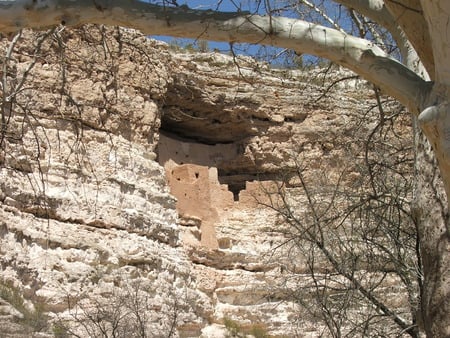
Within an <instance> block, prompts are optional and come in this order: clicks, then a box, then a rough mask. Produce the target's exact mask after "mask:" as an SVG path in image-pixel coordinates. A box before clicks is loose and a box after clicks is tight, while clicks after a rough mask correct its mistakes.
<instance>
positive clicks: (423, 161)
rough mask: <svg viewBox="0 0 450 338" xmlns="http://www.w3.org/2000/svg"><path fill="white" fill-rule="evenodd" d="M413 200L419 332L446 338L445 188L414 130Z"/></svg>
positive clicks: (449, 262)
mask: <svg viewBox="0 0 450 338" xmlns="http://www.w3.org/2000/svg"><path fill="white" fill-rule="evenodd" d="M414 136H415V151H416V160H415V169H416V173H415V176H416V177H415V179H416V182H415V183H416V187H415V196H414V200H413V205H412V209H413V215H414V217H415V221H416V222H417V228H418V232H419V242H420V254H421V260H422V269H423V271H422V272H423V279H422V280H423V287H422V288H421V295H420V300H421V304H420V309H419V312H420V315H419V316H418V317H419V318H420V319H419V325H420V326H421V329H422V330H424V331H425V332H426V335H427V337H430V338H431V337H433V338H438V337H442V338H445V337H450V316H449V314H450V298H449V297H450V294H449V290H450V276H449V267H450V251H449V248H450V245H449V243H450V241H449V238H450V237H449V232H448V226H449V214H448V210H449V208H448V203H447V196H446V193H445V190H446V189H445V187H444V184H443V181H442V178H441V175H440V173H439V169H438V164H437V160H436V158H435V156H434V152H433V150H432V147H431V146H430V143H429V142H428V140H427V139H426V138H425V136H424V135H423V133H422V132H421V131H420V129H419V128H415V135H414Z"/></svg>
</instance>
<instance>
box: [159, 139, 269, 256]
mask: <svg viewBox="0 0 450 338" xmlns="http://www.w3.org/2000/svg"><path fill="white" fill-rule="evenodd" d="M237 151H238V149H237V147H236V146H235V145H233V144H219V145H205V144H199V143H190V142H186V141H181V140H178V139H176V138H172V137H170V136H167V135H163V134H161V135H160V140H159V144H158V160H159V163H160V164H161V165H163V166H164V168H165V172H166V179H167V182H168V185H169V187H170V191H171V194H172V195H173V196H175V197H176V198H177V210H178V214H179V216H180V223H181V225H184V226H187V227H190V231H186V232H185V233H184V235H183V241H184V242H185V243H188V244H190V245H202V246H205V247H208V248H210V249H217V248H218V247H219V242H218V239H217V236H216V231H215V225H216V224H217V222H219V221H220V220H222V219H223V218H224V217H226V214H227V212H228V211H229V210H230V209H231V208H255V207H258V204H257V202H256V200H255V196H259V197H261V189H260V187H261V182H246V189H245V190H242V191H241V192H240V193H239V201H234V196H233V193H232V192H231V191H229V189H228V186H227V185H226V184H220V182H219V177H218V172H217V168H216V166H217V165H219V164H220V162H221V161H227V160H232V159H233V158H234V157H235V156H236V155H237Z"/></svg>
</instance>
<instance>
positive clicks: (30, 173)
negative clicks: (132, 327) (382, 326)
mask: <svg viewBox="0 0 450 338" xmlns="http://www.w3.org/2000/svg"><path fill="white" fill-rule="evenodd" d="M14 41H15V40H14ZM13 43H14V44H15V45H14V46H13V47H14V48H13V52H12V53H11V54H7V55H5V56H3V59H2V61H3V64H4V65H5V66H4V68H3V69H4V73H3V78H4V84H5V85H4V86H3V91H2V97H3V102H4V103H3V106H2V109H3V110H2V111H3V120H2V121H3V130H4V133H3V134H2V136H1V140H0V142H1V147H2V153H1V158H0V161H1V171H0V175H1V183H0V199H1V208H0V213H1V224H0V264H1V270H0V286H1V287H2V288H3V290H7V291H8V292H9V293H7V292H6V291H5V292H4V295H11V294H13V293H14V292H16V291H17V292H18V293H20V294H21V295H23V298H24V299H25V301H24V304H25V305H24V307H25V308H28V309H30V310H29V311H28V312H27V313H30V311H31V312H32V311H35V310H36V309H37V308H39V306H40V305H44V309H45V310H44V313H45V318H46V320H47V319H48V322H49V323H53V324H49V325H47V326H46V325H43V327H42V328H41V329H40V330H41V331H42V332H46V333H47V334H49V335H50V334H51V332H52V327H53V333H54V332H55V328H56V329H61V330H62V329H67V328H66V327H65V326H62V324H61V323H69V324H68V325H69V326H70V325H72V326H70V327H74V329H73V330H81V331H79V332H82V327H83V325H81V324H82V323H81V322H80V319H79V317H77V316H74V309H75V308H77V306H78V308H79V309H81V310H79V311H81V313H83V311H84V312H89V309H94V310H95V309H97V310H98V308H99V307H100V305H102V306H106V305H104V304H105V302H106V303H108V302H109V304H116V303H115V302H114V301H112V300H117V301H122V300H123V296H124V295H125V296H127V298H130V297H129V296H130V294H135V295H139V296H136V297H137V298H136V299H137V300H139V302H140V303H139V304H140V306H143V308H142V309H141V310H140V311H139V313H145V325H144V326H145V330H146V334H147V335H148V336H150V337H166V336H180V337H199V336H203V337H221V336H224V335H225V334H226V330H225V329H224V325H223V324H224V322H225V320H226V319H227V318H231V319H232V320H233V321H237V322H238V323H240V325H242V326H243V327H249V328H250V327H252V325H255V324H258V325H263V326H264V329H267V330H268V331H269V332H270V333H271V334H272V335H278V336H295V335H299V336H305V337H309V336H311V337H312V336H317V335H319V334H320V332H321V328H320V326H317V325H314V324H313V322H312V321H310V320H309V319H306V317H305V318H301V315H299V311H298V308H297V306H296V305H295V304H294V303H292V302H288V301H284V299H283V294H282V291H281V288H279V289H277V287H276V286H277V285H281V284H282V282H283V278H282V277H283V272H284V268H283V266H284V265H286V264H290V262H289V261H287V258H286V256H284V254H283V251H282V250H277V251H274V248H276V247H277V246H278V245H279V244H280V243H281V242H283V240H284V237H283V235H282V234H281V233H280V232H279V231H277V227H278V226H279V224H278V218H277V217H276V215H275V214H274V213H273V212H271V211H270V210H266V209H263V208H262V207H261V205H260V204H259V203H258V202H257V200H259V201H260V202H261V201H262V200H263V199H264V198H265V196H264V194H262V193H261V192H264V191H265V188H264V187H270V186H271V184H270V183H260V182H261V181H267V180H271V181H276V180H278V179H279V178H280V177H281V176H283V175H288V176H289V175H290V173H291V172H292V168H293V167H295V165H294V163H292V159H293V157H292V154H293V153H301V155H302V160H303V161H305V163H307V164H308V169H307V171H306V174H307V175H310V176H311V177H314V175H315V173H316V172H319V171H320V169H321V168H323V167H326V168H329V169H328V170H329V172H330V179H331V180H333V179H335V176H336V175H337V173H338V171H339V170H338V169H339V168H340V167H341V166H344V164H345V163H344V157H343V156H342V154H344V153H345V152H346V151H347V149H348V148H351V147H352V146H353V143H354V139H353V138H354V133H355V128H359V129H360V130H362V131H363V132H364V131H368V130H370V129H371V127H372V126H373V124H374V123H375V122H374V120H373V119H370V118H368V120H367V124H366V125H357V126H355V124H354V123H353V122H352V121H353V120H354V119H353V117H354V115H356V114H359V112H360V111H368V110H369V109H370V107H371V106H372V105H373V104H374V101H373V98H370V97H368V96H367V95H366V94H360V93H359V94H355V88H357V87H361V88H365V86H366V85H365V83H364V82H361V81H359V80H358V81H356V82H355V83H349V82H348V81H347V82H345V83H340V84H339V85H340V87H339V95H337V94H336V92H330V93H329V95H328V96H326V97H324V98H322V99H321V100H314V99H311V98H319V97H320V96H321V94H320V92H319V90H318V88H319V87H320V86H322V84H323V83H322V82H323V81H324V79H325V78H326V79H327V81H333V76H338V75H333V76H331V77H325V75H324V74H322V73H321V71H320V70H313V71H291V70H270V69H269V67H268V66H266V65H263V64H257V63H255V62H254V61H253V60H252V59H250V58H240V59H239V60H235V59H233V58H232V57H230V56H225V55H222V54H218V53H202V54H190V53H186V52H180V51H173V50H170V48H169V47H168V46H167V45H165V44H162V43H157V42H155V41H153V40H149V39H147V38H146V37H144V36H142V35H141V34H139V33H137V32H134V31H129V30H124V29H118V28H114V29H113V28H105V27H96V26H87V27H83V28H80V29H78V30H67V29H55V30H52V31H49V32H41V33H36V32H29V31H26V32H23V36H22V37H20V39H18V42H17V43H16V42H13ZM2 46H4V49H5V48H7V47H8V46H11V41H8V40H6V39H3V41H2ZM237 65H239V67H237ZM5 70H6V73H5ZM347 180H349V181H351V180H352V178H351V176H349V177H348V178H347ZM291 183H292V186H295V185H296V184H297V183H298V182H291ZM255 197H256V199H255ZM301 269H302V267H301V266H299V267H298V270H299V271H301ZM130 290H131V291H135V292H134V293H133V292H131V291H130ZM3 298H4V300H3V301H2V303H0V305H1V307H0V311H1V312H0V325H2V327H3V332H6V333H5V334H6V336H7V337H21V336H29V335H30V334H31V332H34V331H36V330H35V329H36V328H35V327H32V325H31V326H30V325H28V324H27V323H26V322H25V324H23V321H22V322H21V321H20V320H19V322H20V323H22V324H21V325H18V324H17V323H15V322H17V320H18V319H20V318H22V319H23V317H24V315H23V313H20V311H19V312H18V310H17V307H19V308H20V306H17V304H11V303H12V302H13V301H12V298H13V297H9V296H8V297H6V296H5V297H3ZM19 303H20V302H19ZM121 304H122V305H120V306H125V307H126V306H128V305H127V304H128V303H126V302H124V303H121ZM15 305H16V306H15ZM144 305H145V306H144ZM96 306H97V307H96ZM120 306H119V308H120ZM78 313H80V312H78ZM141 319H142V318H141ZM132 320H136V318H135V317H130V321H132ZM55 323H56V324H58V325H59V326H55V325H56V324H55ZM90 324H95V323H90ZM52 325H53V326H52ZM121 325H122V323H121ZM123 325H124V326H123V327H122V328H123V330H125V331H126V329H127V326H126V325H125V324H123ZM33 330H34V331H33ZM77 332H78V331H77Z"/></svg>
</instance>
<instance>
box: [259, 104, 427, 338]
mask: <svg viewBox="0 0 450 338" xmlns="http://www.w3.org/2000/svg"><path fill="white" fill-rule="evenodd" d="M378 100H379V101H378V103H379V104H377V106H378V109H375V108H377V107H376V106H374V107H373V108H374V109H371V110H370V111H368V112H367V114H366V116H364V120H361V121H357V122H356V123H355V126H354V127H355V129H354V131H355V138H354V140H355V142H354V144H352V145H349V146H348V147H347V148H346V152H345V154H346V155H345V158H344V159H343V161H342V163H346V165H345V167H343V168H342V169H341V172H339V173H338V174H336V173H330V172H327V171H320V170H319V171H318V170H315V171H314V170H312V169H310V168H308V163H307V161H305V160H303V159H302V156H301V152H300V151H299V150H298V149H293V151H292V154H291V160H292V163H294V165H293V167H292V168H290V171H289V172H288V173H287V174H286V175H284V177H282V178H281V180H280V182H279V183H277V184H275V185H272V186H271V188H270V189H268V188H265V197H264V198H263V199H261V200H260V201H259V202H260V203H261V204H262V205H264V206H266V207H268V208H270V209H272V210H274V211H275V212H276V213H277V214H278V216H279V219H280V231H281V232H283V234H284V236H285V237H286V242H285V243H284V245H283V246H281V248H280V249H281V250H285V253H286V255H287V256H288V259H287V260H288V263H287V265H286V267H285V268H284V269H285V271H286V272H287V274H286V276H287V277H286V280H285V281H284V286H283V287H284V289H285V291H286V294H287V298H288V299H290V300H294V301H295V302H297V303H298V304H300V305H301V306H302V308H303V310H304V311H306V313H307V314H309V315H310V316H311V317H312V318H314V319H315V320H317V319H319V320H321V322H322V323H323V324H324V326H325V327H326V328H327V332H328V335H330V336H332V337H355V336H363V337H367V336H371V337H373V336H377V337H393V336H402V335H404V334H407V335H409V336H411V337H419V335H420V332H419V328H418V321H419V320H420V311H419V299H420V292H421V287H422V275H421V259H420V253H419V248H418V235H417V228H416V224H415V222H414V218H413V217H412V215H411V212H410V200H411V198H412V186H411V182H412V180H411V176H412V174H413V169H412V163H413V154H412V151H411V148H410V146H409V144H410V142H409V139H408V136H409V134H407V133H405V132H404V131H403V130H402V128H404V126H403V127H402V124H405V121H404V117H403V115H402V114H401V113H402V109H401V107H395V105H394V106H392V105H391V108H390V109H388V110H389V111H384V110H383V109H382V105H381V101H380V100H381V98H380V97H378ZM370 122H372V125H374V127H373V128H371V129H369V130H367V128H365V127H362V126H366V125H367V124H368V123H370ZM374 122H375V123H374ZM361 154H362V155H361Z"/></svg>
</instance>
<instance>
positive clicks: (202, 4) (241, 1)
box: [141, 0, 337, 66]
mask: <svg viewBox="0 0 450 338" xmlns="http://www.w3.org/2000/svg"><path fill="white" fill-rule="evenodd" d="M141 1H145V2H153V3H155V2H156V3H161V2H162V1H163V0H159V1H155V0H141ZM166 1H167V2H170V0H166ZM312 1H313V2H314V1H315V0H312ZM258 2H259V1H255V0H212V1H211V0H209V1H208V0H177V3H178V5H180V6H182V5H187V6H189V8H193V9H202V10H207V9H212V10H219V11H223V12H236V11H237V10H239V9H240V10H242V11H250V12H251V13H259V14H261V15H264V14H265V13H266V8H265V6H264V3H265V1H260V2H261V4H260V6H258V5H257V3H258ZM270 2H272V3H273V2H274V0H270ZM331 3H332V2H331V1H330V2H329V3H326V4H327V5H326V6H327V7H328V6H331ZM330 10H331V12H332V13H333V12H334V13H335V16H336V15H337V14H336V13H337V12H336V9H335V8H331V7H330ZM283 15H284V16H290V15H293V13H292V12H291V13H289V12H285V13H283ZM152 38H154V39H158V40H163V41H165V42H168V43H176V44H177V45H179V46H186V45H193V46H194V47H195V45H196V41H195V40H193V39H181V38H173V37H170V36H152ZM208 49H209V50H219V51H220V52H222V53H228V52H229V51H230V45H229V44H228V43H226V42H214V41H208ZM233 50H234V52H235V53H236V54H244V55H251V56H254V57H256V58H258V59H260V60H264V61H268V62H270V63H271V64H273V65H283V66H286V65H287V64H286V60H288V61H290V62H292V57H288V58H287V59H286V58H283V57H282V56H283V54H282V56H281V57H280V56H278V57H275V58H274V55H278V54H280V53H281V52H282V50H281V49H279V48H274V47H270V46H260V45H248V44H235V45H233ZM305 57H306V56H305ZM305 57H304V58H303V60H304V61H305V62H311V61H313V60H315V59H316V58H315V57H309V56H307V57H306V58H305Z"/></svg>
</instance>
